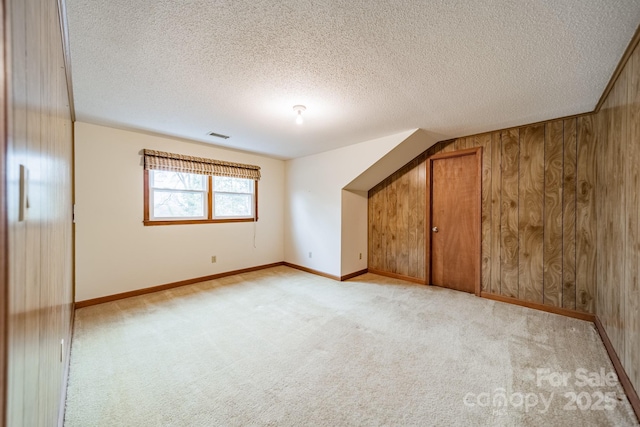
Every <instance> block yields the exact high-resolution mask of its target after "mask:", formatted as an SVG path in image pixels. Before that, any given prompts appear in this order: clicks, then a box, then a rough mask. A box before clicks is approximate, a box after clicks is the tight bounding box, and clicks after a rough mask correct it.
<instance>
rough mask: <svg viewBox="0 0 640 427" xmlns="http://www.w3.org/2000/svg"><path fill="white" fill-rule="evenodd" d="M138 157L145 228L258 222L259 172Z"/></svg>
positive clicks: (149, 154)
mask: <svg viewBox="0 0 640 427" xmlns="http://www.w3.org/2000/svg"><path fill="white" fill-rule="evenodd" d="M144 154H145V170H144V202H145V203H144V221H143V222H144V224H145V225H169V224H197V223H214V222H245V221H257V220H258V215H257V214H258V203H257V202H258V179H259V177H260V174H259V170H260V168H259V167H257V166H252V165H242V164H237V163H226V162H220V161H215V160H210V159H202V158H198V157H190V156H182V155H179V154H171V153H163V152H158V151H153V150H144ZM172 169H173V170H172ZM194 172H195V173H194ZM219 174H222V175H219ZM226 175H231V176H226ZM233 175H236V176H233ZM238 175H240V176H242V177H238Z"/></svg>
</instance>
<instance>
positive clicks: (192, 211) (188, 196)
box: [153, 190, 206, 218]
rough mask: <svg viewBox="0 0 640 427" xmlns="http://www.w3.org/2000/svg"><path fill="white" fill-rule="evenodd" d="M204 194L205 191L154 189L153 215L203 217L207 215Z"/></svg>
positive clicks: (159, 216)
mask: <svg viewBox="0 0 640 427" xmlns="http://www.w3.org/2000/svg"><path fill="white" fill-rule="evenodd" d="M204 195H205V194H204V193H191V192H173V191H166V190H154V192H153V214H154V215H153V216H154V217H157V218H179V217H187V218H202V217H204V216H206V212H205V200H204Z"/></svg>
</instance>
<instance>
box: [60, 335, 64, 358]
mask: <svg viewBox="0 0 640 427" xmlns="http://www.w3.org/2000/svg"><path fill="white" fill-rule="evenodd" d="M63 360H64V338H63V339H61V340H60V362H62V361H63Z"/></svg>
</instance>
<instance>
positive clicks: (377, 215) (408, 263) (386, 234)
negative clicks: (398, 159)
mask: <svg viewBox="0 0 640 427" xmlns="http://www.w3.org/2000/svg"><path fill="white" fill-rule="evenodd" d="M425 185H426V176H425V165H424V159H422V160H419V159H415V160H413V161H412V162H410V163H408V164H407V165H405V166H404V167H403V168H402V169H401V170H399V171H398V172H396V173H394V174H392V175H391V176H390V177H389V178H387V179H385V180H384V181H383V182H382V183H380V184H379V185H378V186H376V187H375V188H373V189H371V190H370V191H369V202H368V205H369V208H368V209H369V225H368V227H369V254H368V260H369V265H368V267H369V269H371V270H376V271H380V272H387V273H392V274H396V275H399V276H402V277H412V278H416V279H419V280H421V281H424V280H425V277H426V265H425V217H424V212H425V203H426V201H425V188H426V187H425Z"/></svg>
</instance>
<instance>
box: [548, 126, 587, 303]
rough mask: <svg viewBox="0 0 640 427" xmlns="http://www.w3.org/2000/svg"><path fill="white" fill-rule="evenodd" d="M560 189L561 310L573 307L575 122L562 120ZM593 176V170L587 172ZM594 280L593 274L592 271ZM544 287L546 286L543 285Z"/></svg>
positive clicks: (574, 271) (574, 301)
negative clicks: (561, 177)
mask: <svg viewBox="0 0 640 427" xmlns="http://www.w3.org/2000/svg"><path fill="white" fill-rule="evenodd" d="M563 126H564V141H563V146H564V149H563V180H562V182H563V184H562V185H563V188H562V290H561V291H562V307H564V308H569V309H572V310H573V309H575V308H576V183H577V181H576V174H577V171H576V169H577V164H576V162H577V147H576V138H577V133H576V132H577V130H576V126H577V120H576V119H569V120H565V121H564V124H563ZM591 175H594V171H592V172H591ZM592 275H593V277H592V279H593V278H595V271H594V272H592ZM545 286H546V285H545Z"/></svg>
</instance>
